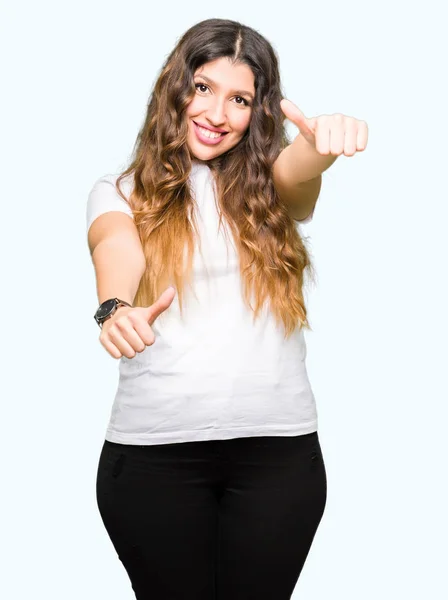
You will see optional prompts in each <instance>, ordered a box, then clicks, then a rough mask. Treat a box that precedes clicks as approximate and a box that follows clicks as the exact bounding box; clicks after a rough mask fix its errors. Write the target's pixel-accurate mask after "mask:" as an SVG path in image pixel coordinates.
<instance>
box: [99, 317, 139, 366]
mask: <svg viewBox="0 0 448 600" xmlns="http://www.w3.org/2000/svg"><path fill="white" fill-rule="evenodd" d="M125 321H127V319H126V320H122V321H121V322H120V323H119V322H118V321H115V322H114V323H112V324H111V325H110V327H109V329H108V330H107V332H106V336H107V337H108V338H109V340H110V341H111V342H112V344H113V345H114V346H115V347H116V348H118V350H119V351H120V352H121V354H122V355H123V356H126V358H134V356H135V355H136V353H137V352H142V351H143V350H144V349H145V345H144V343H143V342H142V340H141V339H140V338H139V336H138V335H137V333H136V332H135V331H133V330H132V332H131V331H130V329H129V321H127V322H128V326H126V323H125Z"/></svg>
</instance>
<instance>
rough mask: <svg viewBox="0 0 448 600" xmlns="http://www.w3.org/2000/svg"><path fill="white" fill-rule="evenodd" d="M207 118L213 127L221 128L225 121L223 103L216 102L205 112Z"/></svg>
mask: <svg viewBox="0 0 448 600" xmlns="http://www.w3.org/2000/svg"><path fill="white" fill-rule="evenodd" d="M207 118H208V120H209V121H210V123H211V124H212V125H213V126H214V127H222V125H223V124H224V123H225V122H226V121H227V115H226V111H225V107H224V102H222V101H219V100H218V101H216V102H214V103H213V105H212V106H210V107H209V109H208V111H207Z"/></svg>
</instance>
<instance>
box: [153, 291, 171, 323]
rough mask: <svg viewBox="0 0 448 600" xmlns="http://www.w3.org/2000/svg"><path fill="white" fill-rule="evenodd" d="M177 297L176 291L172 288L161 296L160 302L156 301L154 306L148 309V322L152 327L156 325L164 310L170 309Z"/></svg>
mask: <svg viewBox="0 0 448 600" xmlns="http://www.w3.org/2000/svg"><path fill="white" fill-rule="evenodd" d="M175 295H176V290H175V289H174V288H173V287H171V286H170V287H169V288H167V289H166V290H165V291H164V292H163V293H162V294H161V295H160V296H159V298H158V300H156V301H155V302H154V304H152V305H151V306H149V307H148V312H147V321H148V323H149V324H150V325H152V324H153V323H154V321H155V320H156V319H157V317H158V316H159V315H161V314H162V313H163V311H164V310H166V309H167V308H169V306H170V305H171V303H172V301H173V299H174V296H175Z"/></svg>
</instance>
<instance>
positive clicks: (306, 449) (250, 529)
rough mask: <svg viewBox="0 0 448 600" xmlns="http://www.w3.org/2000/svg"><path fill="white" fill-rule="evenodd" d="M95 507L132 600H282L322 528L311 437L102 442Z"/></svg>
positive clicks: (323, 484) (317, 459)
mask: <svg viewBox="0 0 448 600" xmlns="http://www.w3.org/2000/svg"><path fill="white" fill-rule="evenodd" d="M96 497H97V502H98V508H99V512H100V515H101V518H102V520H103V523H104V526H105V528H106V530H107V533H108V535H109V537H110V539H111V541H112V544H113V546H114V548H115V551H116V552H117V555H118V558H119V559H120V561H121V562H122V564H123V566H124V568H125V569H126V571H127V574H128V576H129V579H130V582H131V585H132V588H133V590H134V593H135V597H136V598H137V600H190V599H191V600H255V599H256V600H286V599H287V598H291V595H292V593H293V590H294V587H295V585H296V582H297V580H298V578H299V575H300V572H301V571H302V568H303V565H304V563H305V560H306V558H307V555H308V552H309V550H310V547H311V544H312V542H313V538H314V535H315V533H316V530H317V528H318V526H319V523H320V520H321V518H322V515H323V512H324V509H325V504H326V498H327V479H326V472H325V465H324V461H323V456H322V451H321V447H320V443H319V437H318V433H317V431H315V432H313V433H308V434H305V435H299V436H293V437H290V436H263V437H246V438H244V437H243V438H233V439H229V440H208V441H196V442H182V443H172V444H159V445H146V446H136V445H128V444H126V445H125V444H117V443H114V442H109V441H107V440H105V442H104V445H103V449H102V452H101V456H100V459H99V465H98V474H97V482H96Z"/></svg>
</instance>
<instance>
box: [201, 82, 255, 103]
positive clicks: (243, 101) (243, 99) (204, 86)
mask: <svg viewBox="0 0 448 600" xmlns="http://www.w3.org/2000/svg"><path fill="white" fill-rule="evenodd" d="M194 85H195V88H196V89H198V88H200V87H203V88H205V89H206V90H208V85H205V83H195V84H194ZM199 91H201V92H203V90H199ZM235 98H239V99H240V100H242V102H236V104H239V105H240V106H241V105H243V106H249V102H248V101H247V100H246V99H245V98H243V97H242V96H235Z"/></svg>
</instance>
